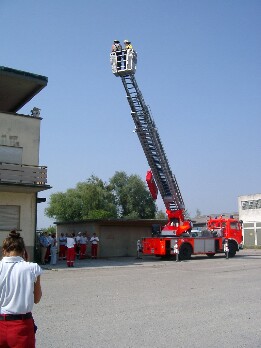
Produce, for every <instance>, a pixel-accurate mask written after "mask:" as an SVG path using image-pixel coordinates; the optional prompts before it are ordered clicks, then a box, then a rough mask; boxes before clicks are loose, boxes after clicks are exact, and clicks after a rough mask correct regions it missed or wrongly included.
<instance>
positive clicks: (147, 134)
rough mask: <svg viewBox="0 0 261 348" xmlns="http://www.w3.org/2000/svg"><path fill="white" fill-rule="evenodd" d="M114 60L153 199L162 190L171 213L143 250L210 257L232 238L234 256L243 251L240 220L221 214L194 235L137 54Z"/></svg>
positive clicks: (127, 53)
mask: <svg viewBox="0 0 261 348" xmlns="http://www.w3.org/2000/svg"><path fill="white" fill-rule="evenodd" d="M110 61H111V65H112V72H113V74H114V75H115V76H118V77H120V78H121V80H122V83H123V86H124V89H125V91H126V94H127V100H128V103H129V105H130V108H131V115H132V118H133V121H134V124H135V132H136V133H137V135H138V138H139V140H140V143H141V146H142V148H143V151H144V153H145V156H146V158H147V161H148V164H149V166H150V170H149V171H148V172H147V176H146V181H147V183H148V186H149V189H150V192H151V195H152V198H153V199H155V200H156V199H157V193H158V190H159V192H160V194H161V197H162V199H163V202H164V204H165V207H166V213H167V215H168V223H167V225H166V226H164V227H163V229H162V230H161V232H160V235H159V236H158V238H157V237H153V238H152V237H149V238H148V237H146V238H143V239H142V251H143V253H145V254H147V255H151V254H153V255H156V256H170V255H171V254H173V253H177V252H179V253H180V258H181V259H189V258H190V256H191V254H202V253H205V254H207V255H208V256H213V255H214V254H215V253H218V252H222V251H223V245H224V241H225V239H226V240H230V250H231V252H230V256H234V255H235V253H236V251H237V250H239V244H240V243H242V230H241V225H240V223H239V222H238V221H237V220H235V219H224V218H223V217H220V218H217V219H216V220H215V221H216V222H215V225H214V220H213V219H212V220H211V224H210V222H208V223H207V228H209V226H211V229H212V231H207V234H205V238H201V239H199V238H194V237H192V235H191V234H190V232H191V229H192V223H191V222H190V221H186V220H185V216H184V213H185V205H184V201H183V198H182V195H181V192H180V189H179V186H178V183H177V180H176V178H175V175H174V174H173V173H172V171H171V169H170V166H169V162H168V160H167V157H166V154H165V151H164V148H163V145H162V142H161V139H160V136H159V133H158V130H157V127H156V125H155V122H154V120H153V118H152V115H151V112H150V109H149V107H148V106H147V105H146V103H145V101H144V98H143V96H142V93H141V91H140V89H139V87H138V84H137V82H136V79H135V77H134V74H135V72H136V65H137V53H136V52H135V50H133V49H128V50H126V51H123V52H112V53H111V54H110ZM221 222H222V223H221ZM222 226H223V227H222ZM221 227H222V228H221ZM162 237H163V238H162ZM175 248H176V249H175ZM177 250H179V251H177Z"/></svg>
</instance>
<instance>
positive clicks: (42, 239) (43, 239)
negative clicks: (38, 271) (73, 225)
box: [39, 232, 49, 265]
mask: <svg viewBox="0 0 261 348" xmlns="http://www.w3.org/2000/svg"><path fill="white" fill-rule="evenodd" d="M39 241H40V246H41V263H42V265H45V256H46V251H47V248H48V245H49V241H48V237H47V232H43V233H42V234H41V236H40V238H39Z"/></svg>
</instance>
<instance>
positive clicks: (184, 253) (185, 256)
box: [179, 243, 192, 261]
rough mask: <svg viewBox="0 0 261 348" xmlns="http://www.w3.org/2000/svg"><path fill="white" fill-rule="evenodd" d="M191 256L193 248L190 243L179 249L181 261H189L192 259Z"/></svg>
mask: <svg viewBox="0 0 261 348" xmlns="http://www.w3.org/2000/svg"><path fill="white" fill-rule="evenodd" d="M191 254H192V247H191V245H190V244H188V243H184V244H182V245H181V247H180V249H179V259H180V261H184V260H189V259H190V258H191Z"/></svg>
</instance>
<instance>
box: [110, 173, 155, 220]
mask: <svg viewBox="0 0 261 348" xmlns="http://www.w3.org/2000/svg"><path fill="white" fill-rule="evenodd" d="M110 186H111V188H112V190H113V192H114V194H115V197H116V202H117V206H118V214H119V217H123V218H131V219H134V218H135V219H153V218H154V217H155V213H156V205H155V202H154V201H153V200H152V198H151V195H150V192H149V191H148V189H147V187H146V185H145V183H144V182H143V181H142V180H141V178H140V177H139V176H137V175H130V176H128V175H127V174H126V173H125V172H116V173H115V174H114V176H113V177H112V178H111V179H110Z"/></svg>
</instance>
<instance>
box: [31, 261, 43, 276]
mask: <svg viewBox="0 0 261 348" xmlns="http://www.w3.org/2000/svg"><path fill="white" fill-rule="evenodd" d="M28 266H29V267H30V270H31V272H32V273H33V274H34V275H35V276H39V275H40V274H42V273H43V270H42V268H41V267H40V266H39V265H38V263H36V262H28Z"/></svg>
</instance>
